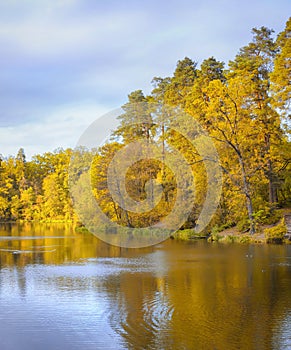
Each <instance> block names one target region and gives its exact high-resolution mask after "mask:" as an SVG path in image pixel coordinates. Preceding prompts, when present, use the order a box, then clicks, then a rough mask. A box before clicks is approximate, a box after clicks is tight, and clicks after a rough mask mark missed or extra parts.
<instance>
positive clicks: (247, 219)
mask: <svg viewBox="0 0 291 350" xmlns="http://www.w3.org/2000/svg"><path fill="white" fill-rule="evenodd" d="M252 34H253V38H252V41H251V42H250V43H249V44H247V45H246V46H244V47H242V48H241V49H240V50H239V51H238V53H237V55H236V57H235V58H234V60H232V61H230V62H229V63H228V66H227V67H226V65H225V63H224V62H220V61H218V60H216V59H215V58H214V57H210V58H208V59H205V60H204V61H203V62H202V63H201V64H200V65H198V63H197V62H195V61H193V60H192V59H190V58H187V57H186V58H184V59H182V60H180V61H178V63H177V66H176V69H175V71H174V72H173V75H172V76H170V77H163V78H162V77H155V78H153V81H152V83H153V90H152V92H151V93H150V94H149V95H148V96H145V95H144V93H143V92H142V91H141V90H137V91H134V92H132V93H130V94H129V95H128V102H127V103H126V104H125V105H124V106H123V109H124V114H122V115H121V116H120V127H119V128H118V130H117V131H116V132H115V133H114V134H113V135H112V138H111V141H110V142H108V143H107V144H105V145H103V146H102V147H100V148H99V149H98V150H96V154H95V156H94V159H93V162H92V177H91V180H92V181H91V183H92V187H93V189H92V190H93V192H94V195H95V197H96V200H97V202H98V204H99V206H100V207H101V208H102V210H103V212H105V213H106V215H107V216H108V217H109V218H110V219H111V220H113V221H115V222H117V223H119V224H121V225H124V226H130V227H146V226H148V225H151V224H153V223H156V222H159V220H160V219H161V218H162V217H164V216H166V215H167V213H168V212H169V211H171V209H172V206H173V200H174V199H175V195H176V188H175V186H176V182H175V179H174V176H173V173H172V172H171V170H170V169H168V167H166V166H164V165H163V164H160V163H159V162H149V160H146V161H140V162H137V163H135V164H134V166H132V167H131V169H130V171H129V172H128V174H127V180H126V181H127V190H128V192H129V194H130V196H131V197H132V198H133V199H135V200H137V201H140V200H144V199H145V196H146V191H145V185H146V183H147V182H148V180H149V179H151V178H157V179H158V181H159V182H160V183H161V185H162V188H163V196H162V199H161V202H160V204H159V205H158V206H157V208H155V209H156V210H151V211H150V212H148V213H145V214H143V215H140V214H136V213H133V212H129V211H125V210H124V209H122V208H121V207H120V206H118V205H117V204H116V203H115V202H114V200H113V198H112V197H111V195H110V192H109V189H108V186H107V184H106V181H104V176H105V175H106V173H107V169H108V166H109V164H110V161H111V160H112V159H113V157H114V155H115V154H116V152H117V151H118V150H120V149H121V148H122V147H123V146H125V145H127V144H129V143H131V142H133V141H134V140H136V139H138V138H140V137H141V136H142V137H145V138H147V139H148V141H149V143H150V142H151V139H153V138H155V142H156V143H158V144H159V145H160V148H161V150H162V152H165V150H166V149H167V147H168V146H169V145H171V146H173V147H175V149H177V150H178V151H179V152H180V153H181V154H183V156H184V157H185V159H187V161H188V162H189V164H191V168H192V171H193V174H194V177H195V186H196V197H195V203H194V205H193V209H192V211H191V213H190V215H189V217H188V220H187V221H186V222H185V223H184V225H183V227H182V229H184V236H187V235H188V234H189V231H186V230H190V231H191V229H192V228H193V227H195V223H196V221H197V217H198V216H199V212H200V211H201V208H202V207H203V203H204V201H205V196H206V192H207V179H206V175H205V166H204V164H203V162H204V161H205V160H204V159H201V156H200V155H199V154H197V152H196V151H195V149H193V146H191V145H190V144H189V143H188V142H187V140H186V139H185V138H183V137H181V135H178V134H177V133H175V132H173V130H172V129H171V125H170V121H169V120H168V119H167V115H166V114H163V113H161V118H162V119H161V121H160V123H159V127H157V126H156V125H155V124H154V123H152V124H151V111H150V110H149V111H148V118H149V123H147V124H145V125H142V124H137V123H136V122H137V118H138V114H136V113H133V112H132V110H131V109H130V106H131V105H132V104H135V103H143V102H153V103H159V104H162V105H167V106H172V107H174V108H175V107H180V108H182V109H183V110H185V111H186V113H187V114H188V115H190V116H191V117H193V119H195V120H197V121H198V122H199V124H200V125H202V127H203V128H204V129H205V130H206V131H207V132H208V134H209V135H210V137H211V138H212V140H213V142H214V144H215V146H216V148H217V151H218V153H219V159H220V160H219V161H220V165H221V168H222V170H223V189H222V196H221V200H220V203H219V206H218V209H217V211H216V214H215V215H214V217H213V219H212V221H211V223H210V225H209V227H208V228H207V230H206V231H207V232H205V233H203V234H208V233H210V232H212V239H213V240H215V239H218V237H219V234H220V232H221V231H222V230H225V229H228V228H233V227H236V229H237V230H238V231H239V232H245V233H247V235H248V236H244V237H250V236H253V235H254V234H255V233H256V232H260V230H261V229H262V227H264V225H275V224H278V223H279V222H280V220H281V223H279V224H278V225H277V226H276V227H277V228H273V229H272V228H271V227H269V228H267V229H266V230H267V231H266V232H265V236H266V237H267V239H269V240H272V239H274V240H275V239H276V235H280V234H282V232H283V230H284V228H283V226H284V223H283V221H282V218H283V216H282V211H280V208H284V207H290V206H291V142H290V114H289V113H290V95H291V84H290V81H291V63H290V61H291V19H289V20H288V22H287V23H286V27H285V30H284V31H282V32H281V33H279V35H278V36H277V37H275V35H274V32H273V31H272V30H270V29H268V28H266V27H261V28H255V29H253V31H252ZM72 152H73V151H72V150H71V149H67V150H63V149H59V150H56V151H55V152H52V153H51V152H48V153H45V154H42V155H35V156H33V157H32V159H31V160H29V161H27V160H26V158H25V153H24V150H23V149H22V148H21V149H20V150H19V152H18V154H17V155H16V157H12V156H10V157H6V158H5V157H4V156H2V157H1V159H0V219H1V220H2V221H5V220H6V221H8V220H37V221H77V217H76V215H75V214H74V210H73V205H72V201H71V198H70V195H69V188H68V167H69V163H70V157H71V155H72ZM75 152H77V153H75V155H76V154H77V155H78V156H79V158H80V162H81V160H82V159H84V157H86V152H87V151H86V150H84V149H79V150H77V151H75ZM280 225H281V226H282V227H281V226H280ZM268 230H269V231H268ZM279 231H280V232H279ZM186 233H187V234H186ZM227 237H229V238H227V239H228V240H235V239H236V238H232V237H231V236H227ZM242 239H245V240H248V239H249V238H242Z"/></svg>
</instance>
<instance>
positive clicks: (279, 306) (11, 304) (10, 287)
mask: <svg viewBox="0 0 291 350" xmlns="http://www.w3.org/2000/svg"><path fill="white" fill-rule="evenodd" d="M0 318H1V320H0V322H1V323H0V349H1V350H10V349H13V350H18V349H19V350H34V349H35V350H38V349H43V350H55V349H60V350H63V349H72V350H74V349H82V350H90V349H94V350H96V349H102V350H103V349H114V350H116V349H117V350H118V349H159V350H160V349H178V350H180V349H198V350H199V349H219V350H220V349H221V350H225V349H226V350H228V349H247V350H250V349H256V350H259V349H291V246H271V245H270V246H259V245H258V246H251V245H234V244H233V245H217V244H207V243H206V242H191V243H183V242H176V241H172V240H169V241H167V242H164V243H162V244H159V245H157V246H154V247H151V248H146V249H139V250H132V249H121V248H117V247H113V246H108V245H106V244H104V243H102V242H100V241H98V240H97V238H95V237H94V236H92V235H90V234H75V233H74V232H73V230H72V228H70V227H66V226H63V225H28V224H26V225H12V226H11V225H6V226H4V225H2V226H1V227H0Z"/></svg>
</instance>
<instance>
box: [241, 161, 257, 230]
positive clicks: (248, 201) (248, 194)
mask: <svg viewBox="0 0 291 350" xmlns="http://www.w3.org/2000/svg"><path fill="white" fill-rule="evenodd" d="M239 163H240V166H241V172H242V180H243V193H244V195H245V197H246V206H247V210H248V217H249V221H250V234H251V235H253V234H254V233H255V231H256V230H255V221H254V210H253V202H252V198H251V191H250V184H249V182H248V179H247V175H246V171H245V164H244V161H243V159H242V157H241V155H239Z"/></svg>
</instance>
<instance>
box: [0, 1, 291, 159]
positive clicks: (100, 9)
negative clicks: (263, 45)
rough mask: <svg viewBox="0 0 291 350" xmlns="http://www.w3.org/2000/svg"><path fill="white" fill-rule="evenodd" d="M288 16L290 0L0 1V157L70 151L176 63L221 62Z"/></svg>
mask: <svg viewBox="0 0 291 350" xmlns="http://www.w3.org/2000/svg"><path fill="white" fill-rule="evenodd" d="M290 13H291V1H290V0H252V1H251V0H245V1H236V0H199V1H198V0H192V1H191V0H147V1H143V0H123V1H120V0H116V1H115V0H107V1H102V0H57V1H51V0H41V1H40V0H0V47H1V50H0V153H1V154H2V155H4V156H8V155H16V153H17V151H18V149H19V148H20V147H23V148H24V150H25V153H26V155H27V158H28V159H30V157H31V156H32V155H34V154H39V153H43V152H46V151H50V152H51V151H53V150H55V149H56V148H58V147H63V148H67V147H74V146H75V145H76V144H77V142H78V139H79V137H80V136H81V134H82V132H83V131H84V130H85V129H86V128H87V127H88V126H89V125H90V124H91V123H92V122H93V121H94V120H96V118H98V117H100V116H102V115H104V114H106V113H107V112H110V111H111V110H113V109H115V108H119V107H120V106H121V105H122V104H124V103H125V102H126V100H127V95H128V94H129V93H130V92H132V91H134V90H136V89H142V90H143V91H144V92H145V94H147V93H150V91H151V88H152V86H151V80H152V78H153V77H155V76H161V77H165V76H171V75H172V73H173V71H174V69H175V66H176V63H177V61H178V60H180V59H183V58H184V57H186V56H187V57H189V58H191V59H192V60H194V61H195V62H198V65H199V64H200V63H201V62H202V61H203V60H204V59H206V58H208V57H210V56H214V57H215V58H216V59H218V60H220V61H224V62H226V63H227V62H228V61H229V60H231V59H233V58H234V57H235V55H236V53H237V52H238V50H239V48H240V47H242V46H244V45H246V44H248V42H250V40H251V38H252V35H251V29H252V28H253V27H261V26H263V25H264V26H267V27H269V28H273V29H274V30H275V33H276V34H278V33H279V32H280V31H282V30H283V29H284V27H285V23H286V21H287V20H288V17H289V16H290Z"/></svg>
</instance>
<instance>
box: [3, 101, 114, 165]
mask: <svg viewBox="0 0 291 350" xmlns="http://www.w3.org/2000/svg"><path fill="white" fill-rule="evenodd" d="M109 111H110V109H108V108H106V107H104V106H97V105H95V106H94V105H83V106H81V105H79V106H68V107H66V108H63V109H62V110H59V111H58V112H56V113H54V114H51V115H49V116H46V117H45V118H44V119H43V120H41V121H38V122H33V123H25V124H20V125H18V126H10V127H4V128H0V140H1V141H0V147H1V150H5V154H3V155H4V156H8V155H16V153H17V151H18V149H19V148H20V147H23V148H24V150H25V153H26V155H27V157H28V159H29V158H31V156H32V155H34V154H36V153H43V152H48V151H50V152H52V151H53V150H55V149H57V148H58V147H62V148H68V147H71V148H74V147H75V145H76V144H77V142H78V139H79V137H80V136H81V134H82V132H84V130H85V129H86V128H87V127H88V126H89V125H90V124H91V123H92V122H93V121H95V120H96V119H97V118H99V117H101V116H103V115H104V114H106V113H107V112H109Z"/></svg>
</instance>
